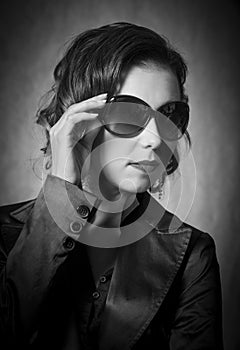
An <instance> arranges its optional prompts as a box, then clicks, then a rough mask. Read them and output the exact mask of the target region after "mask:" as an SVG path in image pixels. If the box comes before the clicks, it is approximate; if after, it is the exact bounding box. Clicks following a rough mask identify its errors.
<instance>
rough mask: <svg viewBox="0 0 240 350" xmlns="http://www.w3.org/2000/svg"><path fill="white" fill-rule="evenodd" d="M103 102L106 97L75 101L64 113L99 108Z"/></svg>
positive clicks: (103, 104) (102, 105)
mask: <svg viewBox="0 0 240 350" xmlns="http://www.w3.org/2000/svg"><path fill="white" fill-rule="evenodd" d="M105 103H106V99H91V100H85V101H82V102H79V103H75V104H73V105H71V106H70V107H69V108H68V109H67V113H66V115H68V114H72V113H79V112H86V111H89V110H90V109H98V108H99V109H101V108H103V107H104V106H105Z"/></svg>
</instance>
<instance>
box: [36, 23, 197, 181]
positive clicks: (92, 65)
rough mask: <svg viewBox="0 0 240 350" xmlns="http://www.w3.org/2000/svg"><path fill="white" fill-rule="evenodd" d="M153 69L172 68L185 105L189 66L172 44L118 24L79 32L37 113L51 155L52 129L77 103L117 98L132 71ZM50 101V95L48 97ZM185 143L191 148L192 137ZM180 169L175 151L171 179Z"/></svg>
mask: <svg viewBox="0 0 240 350" xmlns="http://www.w3.org/2000/svg"><path fill="white" fill-rule="evenodd" d="M149 64H154V65H157V66H164V67H166V68H168V69H170V70H171V71H172V72H173V73H174V74H175V75H176V77H177V80H178V83H179V88H180V93H181V99H182V100H183V101H185V102H186V101H187V100H188V98H187V96H186V94H185V89H184V83H185V80H186V75H187V66H186V63H185V61H184V59H183V58H182V56H181V55H180V54H179V53H178V52H177V51H176V50H175V49H174V48H173V47H172V46H171V45H170V43H169V41H168V40H167V39H166V38H164V37H163V36H160V35H159V34H157V33H156V32H154V31H152V30H151V29H148V28H145V27H142V26H139V25H135V24H131V23H126V22H117V23H112V24H108V25H104V26H102V27H99V28H95V29H90V30H87V31H85V32H83V33H80V34H79V35H77V36H76V37H74V39H73V40H72V42H71V43H70V45H69V46H68V47H67V49H66V52H65V54H64V56H63V57H62V59H61V60H60V61H59V63H58V64H57V66H56V67H55V69H54V74H53V75H54V84H53V86H52V88H51V89H50V91H49V92H48V93H47V101H48V102H47V103H45V104H44V105H43V106H40V108H39V109H38V111H37V115H36V123H37V124H40V125H42V126H43V127H45V132H46V138H47V141H46V146H45V147H44V148H42V149H41V150H42V151H43V152H44V154H49V152H50V150H49V149H50V147H49V146H50V137H49V126H50V127H52V126H53V125H54V124H55V123H57V121H58V120H59V119H60V118H61V116H62V114H63V113H64V112H65V111H66V109H67V108H68V107H69V106H70V105H72V104H74V103H77V102H80V101H83V100H85V99H88V98H90V97H92V96H95V95H98V94H101V93H104V92H108V96H112V95H114V94H116V93H117V91H118V90H119V87H120V86H121V84H122V83H123V81H124V78H125V77H126V75H127V74H128V72H129V70H130V68H132V67H133V66H144V65H149ZM45 97H46V96H45ZM184 136H185V139H186V141H187V144H188V146H189V147H190V146H191V139H190V136H189V133H188V132H187V131H186V133H185V135H184ZM178 165H179V152H178V150H177V148H176V150H175V152H174V154H173V155H172V156H171V158H170V161H169V163H168V165H167V168H166V172H167V175H170V174H172V173H173V172H174V171H175V170H176V169H177V168H178Z"/></svg>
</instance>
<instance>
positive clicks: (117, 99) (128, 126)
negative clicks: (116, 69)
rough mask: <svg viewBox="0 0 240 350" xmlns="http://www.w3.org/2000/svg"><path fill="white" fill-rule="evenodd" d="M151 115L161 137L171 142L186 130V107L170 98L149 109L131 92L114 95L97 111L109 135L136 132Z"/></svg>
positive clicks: (144, 125)
mask: <svg viewBox="0 0 240 350" xmlns="http://www.w3.org/2000/svg"><path fill="white" fill-rule="evenodd" d="M151 118H154V119H155V121H156V124H157V128H158V132H159V135H160V137H161V138H163V139H165V140H168V141H173V140H178V139H180V138H181V137H182V136H183V134H184V133H185V132H186V129H187V126H188V121H189V106H188V104H187V103H185V102H181V101H173V102H168V103H166V104H164V105H162V106H161V107H160V108H159V109H158V110H153V109H152V108H151V107H150V106H149V105H148V104H147V103H146V102H145V101H143V100H141V99H140V98H138V97H135V96H131V95H117V96H114V97H112V98H111V99H110V100H109V101H107V103H106V105H105V107H104V108H103V109H102V110H101V112H100V114H99V120H100V121H101V123H102V124H103V126H104V128H105V129H106V130H107V131H109V132H110V133H111V134H113V135H115V136H118V137H123V138H128V137H134V136H137V135H139V134H140V133H141V132H142V131H143V130H144V128H145V127H146V126H147V124H148V123H149V121H150V119H151Z"/></svg>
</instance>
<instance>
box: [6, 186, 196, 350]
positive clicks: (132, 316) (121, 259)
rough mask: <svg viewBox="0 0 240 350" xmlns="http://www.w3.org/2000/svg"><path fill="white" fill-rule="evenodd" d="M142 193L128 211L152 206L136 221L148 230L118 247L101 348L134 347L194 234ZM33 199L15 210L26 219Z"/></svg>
mask: <svg viewBox="0 0 240 350" xmlns="http://www.w3.org/2000/svg"><path fill="white" fill-rule="evenodd" d="M139 199H140V200H139V203H140V205H139V206H138V207H137V208H135V205H134V208H135V209H134V210H133V211H132V212H131V213H130V216H129V217H131V215H133V216H136V212H138V213H139V211H140V212H141V210H143V211H144V208H146V207H147V208H149V210H145V212H144V213H145V215H141V216H140V219H139V220H137V224H136V226H134V229H136V230H138V229H139V230H140V229H141V230H142V229H143V227H145V228H146V229H147V230H148V231H149V233H148V234H147V235H145V236H144V237H143V238H142V239H139V240H137V241H136V242H134V243H132V244H129V245H126V246H123V247H121V249H120V250H119V253H118V257H117V261H116V264H115V267H114V271H113V275H112V280H111V284H110V288H109V293H108V297H107V300H106V305H105V309H104V313H103V322H101V325H102V326H101V328H100V333H99V334H100V339H99V342H100V347H99V348H100V350H103V349H104V350H105V349H106V350H108V349H109V350H110V349H111V350H120V349H121V350H124V349H129V348H132V346H133V345H134V344H135V343H136V341H137V340H138V339H139V338H140V336H141V335H142V333H143V332H144V330H145V329H146V328H147V327H148V325H149V323H150V322H151V320H152V319H153V317H154V315H155V314H156V313H157V311H158V310H159V308H160V307H161V304H162V302H163V300H164V298H165V296H166V295H167V293H168V291H169V288H170V286H171V284H172V282H173V280H174V278H175V276H176V274H177V272H178V270H179V267H180V266H181V263H182V261H183V258H184V256H185V253H186V250H187V247H188V244H189V241H190V238H191V233H192V229H191V227H190V226H187V225H185V224H183V223H182V222H181V221H180V220H179V219H178V218H177V217H176V216H174V215H173V214H171V213H169V212H168V211H166V210H165V209H164V208H163V207H162V206H161V205H160V204H159V203H158V202H157V201H156V200H155V199H154V198H153V197H152V196H151V195H150V194H148V193H147V192H145V193H144V194H142V195H141V196H140V198H139ZM34 203H35V199H33V200H32V201H31V202H29V203H27V204H26V205H24V206H22V207H20V208H19V209H17V210H14V211H12V212H11V213H10V215H11V216H12V217H13V218H15V219H17V220H18V221H20V222H22V223H25V222H26V220H27V218H28V216H29V214H30V211H31V209H32V207H33V205H34ZM123 335H124V336H123Z"/></svg>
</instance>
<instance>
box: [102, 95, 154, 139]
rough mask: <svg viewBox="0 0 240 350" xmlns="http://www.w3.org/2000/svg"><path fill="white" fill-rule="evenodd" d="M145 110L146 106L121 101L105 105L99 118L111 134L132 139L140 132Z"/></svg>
mask: <svg viewBox="0 0 240 350" xmlns="http://www.w3.org/2000/svg"><path fill="white" fill-rule="evenodd" d="M146 109H147V107H146V106H143V105H140V104H138V103H133V102H129V101H128V100H126V99H125V100H123V99H121V100H119V101H118V100H116V101H113V102H110V103H107V104H106V107H105V108H104V110H103V112H102V115H101V117H102V120H103V121H104V124H105V127H106V129H107V130H109V131H110V132H112V133H113V134H115V135H119V136H122V137H132V136H135V135H137V134H138V133H139V132H141V131H142V129H143V127H144V125H145V123H146Z"/></svg>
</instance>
